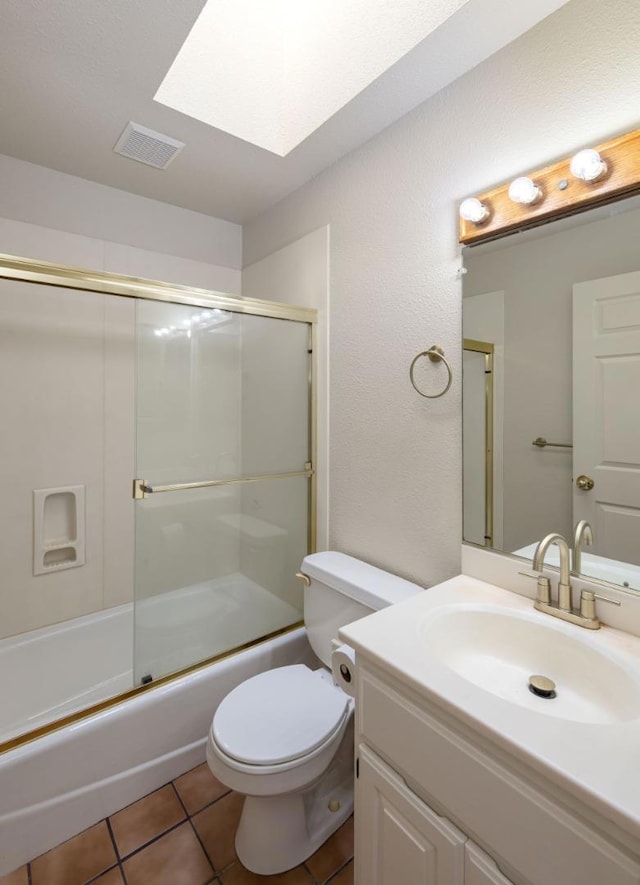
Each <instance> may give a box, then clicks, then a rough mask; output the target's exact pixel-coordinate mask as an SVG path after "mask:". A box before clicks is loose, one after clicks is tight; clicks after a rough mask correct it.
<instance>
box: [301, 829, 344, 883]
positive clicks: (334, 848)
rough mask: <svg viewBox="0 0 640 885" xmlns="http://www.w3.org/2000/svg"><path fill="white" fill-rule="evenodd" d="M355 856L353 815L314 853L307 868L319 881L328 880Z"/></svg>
mask: <svg viewBox="0 0 640 885" xmlns="http://www.w3.org/2000/svg"><path fill="white" fill-rule="evenodd" d="M352 857H353V816H351V817H350V818H349V819H348V820H347V821H345V823H343V824H342V826H341V827H340V829H339V830H337V831H336V832H335V833H334V834H333V836H331V838H330V839H327V841H326V842H325V843H324V845H321V846H320V848H318V850H317V851H316V852H315V854H312V855H311V857H310V858H309V860H308V861H307V862H306V863H307V868H308V869H309V870H310V871H311V874H312V875H313V876H315V878H316V879H317V880H318V882H326V881H327V879H328V878H329V877H330V876H332V875H333V874H334V873H335V872H336V871H337V870H339V869H340V867H342V866H343V865H344V864H345V863H346V862H347V861H348V860H350V859H351V858H352Z"/></svg>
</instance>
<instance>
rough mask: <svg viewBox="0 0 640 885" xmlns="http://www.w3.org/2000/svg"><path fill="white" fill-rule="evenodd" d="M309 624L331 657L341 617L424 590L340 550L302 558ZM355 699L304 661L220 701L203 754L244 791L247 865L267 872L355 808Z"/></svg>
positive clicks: (241, 835)
mask: <svg viewBox="0 0 640 885" xmlns="http://www.w3.org/2000/svg"><path fill="white" fill-rule="evenodd" d="M302 571H303V573H304V574H305V575H308V576H309V579H310V580H309V585H308V586H307V587H305V599H304V609H305V624H306V626H307V628H308V629H307V635H308V636H309V640H310V642H311V645H312V647H313V649H314V651H315V652H316V654H317V655H318V657H319V658H320V661H321V662H323V663H325V664H327V665H328V664H329V662H330V655H331V639H333V638H334V637H335V636H337V630H338V628H339V627H340V626H343V625H344V624H347V623H350V622H351V621H353V620H357V619H358V618H359V617H363V616H365V615H366V614H370V613H371V612H372V611H374V610H375V609H376V608H382V607H384V606H386V605H390V604H392V603H393V602H397V601H400V600H401V599H404V598H407V597H408V596H412V595H414V594H415V593H416V592H418V591H419V590H420V588H419V587H417V586H416V585H415V584H410V583H409V582H407V581H404V580H402V579H401V578H396V577H394V576H392V575H389V574H387V573H386V572H382V571H380V570H379V569H376V568H374V567H373V566H370V565H367V564H366V563H362V562H359V561H358V560H355V559H353V558H352V557H349V556H345V555H344V554H341V553H317V554H314V555H312V556H308V557H306V558H305V560H304V562H303V564H302ZM353 709H354V702H353V699H352V698H350V697H347V695H346V694H345V693H344V692H343V691H342V689H340V688H339V687H338V686H337V685H335V684H334V682H333V678H332V676H331V673H330V671H329V670H328V669H325V668H324V667H322V666H319V667H318V669H314V670H312V669H310V668H309V667H307V666H305V665H303V664H294V665H291V666H288V667H279V668H277V669H274V670H268V671H266V672H265V673H260V674H258V675H257V676H253V677H252V678H250V679H248V680H247V681H246V682H243V683H242V684H241V685H239V686H237V687H236V688H234V689H233V690H232V691H231V692H230V693H229V694H228V695H227V696H226V697H225V698H224V699H223V700H222V702H221V703H220V705H219V707H218V709H217V710H216V713H215V715H214V717H213V722H212V724H211V729H210V731H209V738H208V741H207V762H208V765H209V768H210V769H211V771H212V772H213V774H214V775H215V776H216V777H217V778H218V780H219V781H221V782H222V783H223V784H225V785H226V786H228V787H230V788H231V789H233V790H236V791H237V792H239V793H244V794H245V802H244V806H243V810H242V815H241V818H240V823H239V825H238V830H237V833H236V853H237V855H238V858H239V859H240V861H241V862H242V864H243V865H244V866H245V867H247V869H249V870H250V871H252V872H254V873H258V874H262V875H272V874H275V873H281V872H284V871H285V870H288V869H291V868H292V867H295V866H297V865H298V864H300V863H301V862H302V861H304V860H306V859H307V858H308V857H309V856H310V855H311V854H313V852H314V851H316V849H317V848H319V847H320V845H322V843H323V842H325V841H326V840H327V839H328V838H329V836H330V835H331V834H332V833H333V832H334V831H335V830H336V829H337V828H338V827H339V826H340V825H341V824H342V823H343V822H344V821H345V820H346V819H347V818H348V817H349V815H350V814H351V812H352V810H353Z"/></svg>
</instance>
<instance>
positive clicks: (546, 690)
mask: <svg viewBox="0 0 640 885" xmlns="http://www.w3.org/2000/svg"><path fill="white" fill-rule="evenodd" d="M529 691H530V692H531V694H534V695H535V696H536V697H538V698H555V697H557V695H556V684H555V682H554V681H553V679H548V678H547V677H546V676H529Z"/></svg>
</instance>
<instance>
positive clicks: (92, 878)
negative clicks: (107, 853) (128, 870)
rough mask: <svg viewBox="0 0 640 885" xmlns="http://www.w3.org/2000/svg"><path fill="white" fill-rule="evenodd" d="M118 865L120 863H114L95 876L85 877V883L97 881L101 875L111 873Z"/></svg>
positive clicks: (85, 884)
mask: <svg viewBox="0 0 640 885" xmlns="http://www.w3.org/2000/svg"><path fill="white" fill-rule="evenodd" d="M118 866H119V864H117V863H114V864H112V865H111V866H110V867H107V869H106V870H100V872H99V873H96V875H95V876H92V877H91V878H90V879H85V880H84V885H91V883H92V882H97V881H98V879H99V878H100V876H104V875H105V874H106V873H110V872H111V870H115V869H116V868H117V867H118Z"/></svg>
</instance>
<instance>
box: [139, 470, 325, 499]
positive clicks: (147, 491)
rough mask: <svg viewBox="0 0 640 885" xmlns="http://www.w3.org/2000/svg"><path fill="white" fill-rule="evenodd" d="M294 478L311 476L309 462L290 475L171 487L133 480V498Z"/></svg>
mask: <svg viewBox="0 0 640 885" xmlns="http://www.w3.org/2000/svg"><path fill="white" fill-rule="evenodd" d="M294 476H306V477H307V479H308V478H309V477H311V476H313V466H312V464H311V462H310V461H307V463H306V464H305V469H304V470H294V471H292V472H291V473H264V474H262V475H261V476H238V477H234V478H233V479H207V480H203V481H202V482H176V483H173V484H172V485H166V486H157V485H152V484H151V483H149V482H148V481H147V480H146V479H134V481H133V497H134V498H135V500H136V501H140V500H141V499H142V498H148V497H149V495H158V494H160V492H184V491H188V490H189V489H211V488H215V487H216V486H229V485H233V484H234V483H242V482H261V481H262V480H266V479H289V478H290V477H294Z"/></svg>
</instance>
